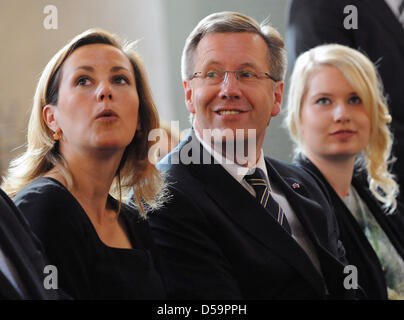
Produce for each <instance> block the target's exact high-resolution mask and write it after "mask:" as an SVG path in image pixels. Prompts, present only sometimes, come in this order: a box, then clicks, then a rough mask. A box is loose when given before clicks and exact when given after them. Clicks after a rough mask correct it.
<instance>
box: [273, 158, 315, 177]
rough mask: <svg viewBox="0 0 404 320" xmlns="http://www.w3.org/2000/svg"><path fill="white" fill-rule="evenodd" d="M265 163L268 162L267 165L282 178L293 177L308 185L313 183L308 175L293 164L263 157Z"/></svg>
mask: <svg viewBox="0 0 404 320" xmlns="http://www.w3.org/2000/svg"><path fill="white" fill-rule="evenodd" d="M265 161H266V162H267V163H268V162H269V164H270V165H271V166H272V167H273V168H274V169H275V170H276V171H277V172H278V173H279V175H280V176H281V177H282V178H290V177H295V178H299V179H300V180H303V181H307V182H309V183H314V180H313V178H312V177H311V176H310V174H308V173H307V172H306V171H305V170H304V169H303V168H301V167H300V166H298V165H296V164H294V163H288V162H285V161H282V160H277V159H273V158H270V157H265Z"/></svg>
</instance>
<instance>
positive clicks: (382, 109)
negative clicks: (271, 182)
mask: <svg viewBox="0 0 404 320" xmlns="http://www.w3.org/2000/svg"><path fill="white" fill-rule="evenodd" d="M390 121H391V117H390V115H389V112H388V109H387V106H386V104H385V102H384V98H383V94H382V88H381V83H380V81H379V78H378V76H377V72H376V69H375V67H374V65H373V64H372V63H371V61H370V60H369V59H368V58H367V57H365V56H364V55H363V54H362V53H360V52H358V51H356V50H353V49H351V48H348V47H345V46H342V45H337V44H329V45H321V46H318V47H316V48H313V49H311V50H309V51H307V52H305V53H303V54H302V55H301V56H300V57H299V58H298V59H297V61H296V64H295V67H294V70H293V74H292V76H291V79H290V88H289V96H288V105H287V117H286V124H287V127H288V129H289V133H290V136H291V138H292V140H293V141H294V142H295V144H296V150H295V151H296V155H297V157H296V161H297V163H298V164H299V165H300V166H301V167H303V168H304V169H305V170H307V171H308V172H309V173H311V174H312V175H313V176H314V177H315V178H316V179H317V181H318V183H319V184H320V185H324V186H325V188H326V190H327V191H328V193H329V195H330V197H331V200H332V203H333V206H334V209H335V214H336V216H337V220H338V223H339V227H340V232H341V240H342V241H343V243H344V246H345V249H346V254H347V259H348V261H349V262H350V264H352V265H354V266H355V267H356V268H357V270H358V279H359V285H360V286H362V288H363V289H364V291H365V293H366V294H367V297H368V298H370V299H386V298H387V297H389V298H404V260H403V259H404V219H403V217H402V212H400V210H401V209H400V207H401V205H400V204H398V203H397V201H396V196H397V194H398V192H399V190H398V185H397V183H396V182H395V180H394V177H393V176H392V174H391V173H390V172H389V166H388V165H389V161H390V160H391V158H392V157H391V154H390V150H391V145H392V136H391V133H390V131H389V128H388V123H389V122H390ZM386 284H387V287H388V289H389V290H388V295H387V290H386Z"/></svg>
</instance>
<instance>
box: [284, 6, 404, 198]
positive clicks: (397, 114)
mask: <svg viewBox="0 0 404 320" xmlns="http://www.w3.org/2000/svg"><path fill="white" fill-rule="evenodd" d="M400 20H401V21H400ZM286 42H287V48H288V53H289V61H290V65H291V66H292V67H293V64H294V61H295V60H296V58H297V56H298V55H299V54H301V53H302V52H304V51H306V50H308V49H311V48H313V47H315V46H317V45H320V44H324V43H339V44H343V45H346V46H349V47H352V48H354V49H358V50H359V51H361V52H363V53H365V54H366V55H367V56H368V57H369V58H370V60H371V61H372V62H374V63H375V64H376V65H378V71H379V74H380V77H381V79H382V81H383V86H384V89H385V91H386V93H387V96H388V101H387V104H388V106H389V109H390V113H391V115H392V123H391V126H392V127H391V129H392V132H393V134H394V137H395V141H394V144H393V155H394V156H395V157H396V158H397V159H398V161H396V162H395V163H394V165H393V171H394V173H395V174H396V175H397V178H398V184H399V185H400V187H401V189H403V188H404V161H403V159H404V142H403V141H404V140H402V138H399V137H403V136H404V90H403V84H402V83H403V78H402V76H403V72H404V0H333V1H328V0H292V2H291V5H290V9H289V20H288V28H287V33H286ZM399 139H401V142H400V141H399ZM398 200H399V201H400V202H402V203H404V193H403V192H401V193H400V195H399V197H398Z"/></svg>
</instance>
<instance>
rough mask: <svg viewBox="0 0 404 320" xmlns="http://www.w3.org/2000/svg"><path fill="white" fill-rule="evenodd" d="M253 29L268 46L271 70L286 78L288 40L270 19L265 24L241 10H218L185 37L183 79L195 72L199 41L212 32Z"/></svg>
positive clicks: (182, 65) (278, 78) (274, 74)
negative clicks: (286, 44)
mask: <svg viewBox="0 0 404 320" xmlns="http://www.w3.org/2000/svg"><path fill="white" fill-rule="evenodd" d="M226 32H250V33H255V34H258V35H260V36H261V37H262V38H263V39H264V41H265V43H266V44H267V46H268V66H269V72H270V73H271V75H272V76H273V77H274V78H275V79H277V80H283V79H284V77H285V73H286V67H287V55H286V48H285V43H284V41H283V38H282V36H281V35H280V33H279V32H278V31H277V30H276V29H275V28H273V27H271V26H270V25H269V19H268V18H267V19H265V20H264V21H263V22H262V23H261V24H258V22H257V21H256V20H254V19H252V18H250V17H248V16H245V15H243V14H241V13H238V12H230V11H224V12H217V13H212V14H210V15H209V16H207V17H205V18H204V19H202V20H201V21H200V22H199V23H198V25H197V26H196V27H195V28H194V30H192V32H191V33H190V34H189V36H188V38H187V40H186V41H185V46H184V50H183V52H182V57H181V75H182V79H183V80H185V79H190V78H192V76H193V73H194V63H195V61H194V56H195V51H196V48H197V46H198V43H199V42H200V41H201V40H202V38H203V37H204V36H206V35H207V34H210V33H226Z"/></svg>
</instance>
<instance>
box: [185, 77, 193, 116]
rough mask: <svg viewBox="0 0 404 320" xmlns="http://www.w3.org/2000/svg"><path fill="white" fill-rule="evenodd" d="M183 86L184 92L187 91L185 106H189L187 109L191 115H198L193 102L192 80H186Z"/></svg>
mask: <svg viewBox="0 0 404 320" xmlns="http://www.w3.org/2000/svg"><path fill="white" fill-rule="evenodd" d="M183 85H184V91H185V104H186V106H187V109H188V111H189V112H191V113H196V110H195V107H194V103H193V100H192V88H191V80H184V81H183Z"/></svg>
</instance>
